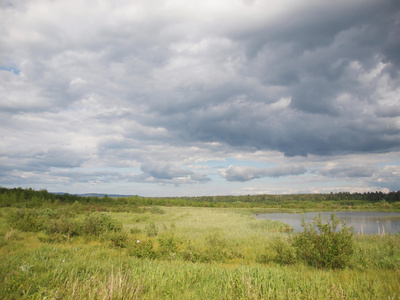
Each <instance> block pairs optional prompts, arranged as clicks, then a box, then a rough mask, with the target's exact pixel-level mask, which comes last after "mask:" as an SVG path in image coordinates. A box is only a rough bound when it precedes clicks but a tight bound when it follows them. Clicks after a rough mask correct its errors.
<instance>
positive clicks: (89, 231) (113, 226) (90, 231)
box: [81, 213, 122, 236]
mask: <svg viewBox="0 0 400 300" xmlns="http://www.w3.org/2000/svg"><path fill="white" fill-rule="evenodd" d="M121 230H122V224H121V223H120V222H118V221H116V220H114V219H112V218H111V217H110V216H108V215H105V214H99V213H91V214H89V215H86V217H85V218H84V219H83V221H82V224H81V232H82V233H83V235H89V236H100V235H101V234H103V233H105V232H109V231H113V232H120V231H121Z"/></svg>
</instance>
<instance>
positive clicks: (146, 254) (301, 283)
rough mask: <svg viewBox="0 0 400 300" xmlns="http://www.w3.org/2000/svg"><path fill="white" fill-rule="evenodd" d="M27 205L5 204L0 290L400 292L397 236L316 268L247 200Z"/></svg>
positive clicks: (357, 239)
mask: <svg viewBox="0 0 400 300" xmlns="http://www.w3.org/2000/svg"><path fill="white" fill-rule="evenodd" d="M27 206H28V205H24V206H22V205H20V206H18V207H13V206H3V207H1V208H0V255H1V260H0V278H1V280H0V298H1V299H400V296H399V295H400V236H399V235H389V234H386V235H353V236H352V237H351V242H352V244H351V245H352V251H351V253H350V252H349V254H348V255H347V259H346V261H345V265H343V266H341V267H335V268H331V267H318V266H315V265H312V264H309V263H307V261H304V260H303V259H301V257H300V255H299V253H300V252H299V249H298V248H297V249H296V248H295V247H294V245H295V243H293V241H294V240H295V239H296V237H295V234H293V233H291V231H290V228H288V227H287V225H285V224H283V223H280V222H274V221H269V220H256V219H255V218H254V217H253V210H252V209H249V208H220V207H183V206H179V207H177V206H170V205H168V206H137V205H132V206H129V205H127V206H124V209H123V211H119V212H118V211H115V209H112V207H110V209H108V210H107V209H105V208H103V209H101V211H97V210H100V209H98V207H96V206H93V205H91V206H87V205H82V204H80V203H78V202H74V203H69V204H68V203H67V204H65V203H64V204H62V203H61V204H60V203H58V202H55V203H50V204H46V205H42V206H38V205H36V206H35V207H31V208H29V207H27ZM328 254H329V253H328Z"/></svg>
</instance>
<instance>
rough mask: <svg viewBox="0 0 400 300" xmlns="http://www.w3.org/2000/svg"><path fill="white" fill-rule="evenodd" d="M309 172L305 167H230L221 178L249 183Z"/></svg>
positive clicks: (223, 172)
mask: <svg viewBox="0 0 400 300" xmlns="http://www.w3.org/2000/svg"><path fill="white" fill-rule="evenodd" d="M306 172H307V170H306V169H305V168H304V167H303V166H278V167H273V168H269V169H267V168H257V167H248V166H241V167H237V166H229V168H227V169H226V170H223V171H222V172H221V176H222V177H224V178H225V179H226V180H228V181H249V180H252V179H257V178H262V177H282V176H291V175H301V174H304V173H306Z"/></svg>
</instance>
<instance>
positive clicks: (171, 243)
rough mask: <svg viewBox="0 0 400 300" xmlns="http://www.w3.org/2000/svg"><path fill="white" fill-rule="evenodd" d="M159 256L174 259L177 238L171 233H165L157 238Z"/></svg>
mask: <svg viewBox="0 0 400 300" xmlns="http://www.w3.org/2000/svg"><path fill="white" fill-rule="evenodd" d="M158 243H159V253H160V256H162V257H164V258H167V259H175V258H176V253H177V252H178V246H179V244H180V242H179V240H178V239H177V238H176V237H175V236H174V235H173V234H165V235H163V236H160V237H159V238H158Z"/></svg>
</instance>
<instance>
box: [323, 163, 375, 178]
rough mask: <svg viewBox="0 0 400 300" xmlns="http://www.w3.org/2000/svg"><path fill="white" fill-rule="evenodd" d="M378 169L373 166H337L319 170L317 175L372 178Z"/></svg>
mask: <svg viewBox="0 0 400 300" xmlns="http://www.w3.org/2000/svg"><path fill="white" fill-rule="evenodd" d="M377 171H378V168H377V167H375V166H368V165H363V166H339V167H333V168H330V167H327V168H323V169H320V170H319V174H321V175H323V176H330V177H337V178H346V177H357V178H359V177H372V176H373V175H374V174H375V173H376V172H377Z"/></svg>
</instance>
